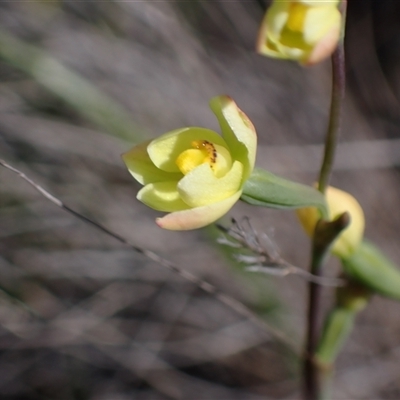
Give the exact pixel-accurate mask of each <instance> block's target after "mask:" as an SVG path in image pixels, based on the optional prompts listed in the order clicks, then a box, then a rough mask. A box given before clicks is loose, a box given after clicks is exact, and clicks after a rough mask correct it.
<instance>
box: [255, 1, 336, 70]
mask: <svg viewBox="0 0 400 400" xmlns="http://www.w3.org/2000/svg"><path fill="white" fill-rule="evenodd" d="M338 4H339V0H314V1H305V0H275V1H274V2H273V3H272V5H271V6H270V7H269V8H268V10H267V13H266V15H265V18H264V20H263V22H262V24H261V29H260V33H259V37H258V43H257V51H258V53H260V54H263V55H265V56H269V57H274V58H283V59H290V60H295V61H299V62H300V63H302V64H306V65H310V64H315V63H318V62H320V61H322V60H323V59H325V58H327V57H329V56H330V55H331V54H332V53H333V51H334V50H335V48H336V46H337V43H338V40H339V38H340V32H341V23H342V22H341V20H342V18H341V14H340V11H339V9H338Z"/></svg>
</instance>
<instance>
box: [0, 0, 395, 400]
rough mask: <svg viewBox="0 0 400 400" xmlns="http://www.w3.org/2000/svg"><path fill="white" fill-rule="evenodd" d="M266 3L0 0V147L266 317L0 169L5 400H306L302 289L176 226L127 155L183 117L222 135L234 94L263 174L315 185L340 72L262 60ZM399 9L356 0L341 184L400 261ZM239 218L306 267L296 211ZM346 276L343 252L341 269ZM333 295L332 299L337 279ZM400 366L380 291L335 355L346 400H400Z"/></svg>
mask: <svg viewBox="0 0 400 400" xmlns="http://www.w3.org/2000/svg"><path fill="white" fill-rule="evenodd" d="M267 3H268V2H264V1H262V0H260V1H256V0H248V1H245V0H242V1H232V2H227V1H224V0H214V1H205V0H204V1H202V0H193V1H190V2H188V1H172V0H171V1H151V0H148V1H142V2H137V1H112V0H108V1H102V2H92V1H83V2H77V1H73V0H71V1H68V0H59V1H50V0H49V1H44V0H43V1H34V0H32V1H23V2H22V1H14V2H0V26H1V28H0V113H1V116H0V158H3V159H4V160H5V161H7V162H9V163H10V164H12V165H14V166H15V167H17V168H19V169H21V170H22V171H23V172H25V173H26V174H27V175H28V176H30V177H31V178H33V179H34V180H35V181H36V182H37V183H39V184H41V185H43V186H44V187H45V188H46V189H47V190H49V191H50V192H51V193H53V194H54V195H56V196H57V197H59V198H60V199H62V200H63V201H64V202H65V203H66V204H67V205H68V206H70V207H71V208H73V209H75V210H77V211H78V212H80V213H82V214H84V215H85V216H87V217H89V218H92V219H94V220H96V221H98V222H100V223H102V224H104V225H105V226H107V227H109V228H110V229H112V230H113V231H115V232H116V233H118V234H120V235H122V236H123V237H125V238H127V239H128V240H129V241H130V242H132V243H134V244H135V245H136V246H139V247H142V248H146V249H149V250H152V251H155V252H157V253H158V254H160V255H162V256H163V257H165V258H166V259H168V260H170V261H171V262H173V263H174V264H175V265H177V266H179V267H180V268H181V269H183V270H187V271H190V272H192V273H194V274H196V275H197V276H199V277H201V278H203V279H205V280H207V281H208V282H210V283H212V284H213V285H215V286H216V287H217V288H218V289H219V290H220V292H221V293H225V294H227V295H229V296H231V297H233V298H235V299H237V300H238V301H240V302H242V303H244V304H245V305H246V306H247V307H249V308H250V309H251V310H253V311H254V312H255V313H256V314H258V316H259V318H260V320H263V321H264V322H265V323H266V325H265V328H260V325H259V324H257V323H255V322H254V321H252V320H249V319H248V318H246V317H245V316H243V315H242V314H241V313H238V312H237V310H235V309H234V308H232V307H229V306H226V305H224V304H222V303H221V302H220V301H219V300H218V298H216V297H215V296H211V295H209V294H207V293H204V292H203V291H202V290H200V289H199V288H198V287H196V285H194V284H192V283H190V282H188V281H186V280H184V279H182V278H181V277H180V276H178V275H177V274H174V273H172V272H170V271H168V270H167V269H166V268H165V267H163V266H162V265H160V264H159V263H155V262H153V261H151V260H149V259H147V258H146V257H144V256H143V255H140V254H137V253H135V252H134V251H133V250H131V249H129V248H128V247H126V246H124V245H122V244H121V243H119V242H117V241H115V240H114V239H113V238H111V237H109V236H107V235H105V234H104V233H102V232H99V231H98V230H95V229H94V228H93V227H91V226H90V225H87V224H85V223H83V222H82V221H80V220H79V219H76V218H74V217H73V216H71V215H69V214H67V213H66V212H65V211H63V210H61V209H59V208H57V207H56V206H55V205H53V204H52V203H50V202H49V201H48V200H46V199H45V198H43V197H42V196H41V195H40V194H39V193H38V192H36V191H35V190H34V189H33V188H32V187H31V186H29V185H28V184H27V183H26V182H24V181H23V180H21V179H19V178H18V177H17V176H16V175H14V174H12V173H11V172H10V171H8V170H6V169H4V168H0V398H1V399H9V400H25V399H26V400H33V399H55V400H58V399H60V400H64V399H66V400H67V399H68V400H69V399H78V400H80V399H82V400H84V399H91V400H125V399H138V400H139V399H140V400H142V399H151V400H158V399H160V400H161V399H163V400H164V399H199V400H200V399H204V400H205V399H215V400H219V399H220V400H222V399H223V400H228V399H229V400H233V399H241V400H242V399H246V400H247V399H249V400H250V399H251V400H256V399H298V398H299V385H300V381H299V379H300V378H299V376H300V375H299V362H298V358H297V357H296V355H295V354H299V352H300V351H301V348H302V343H303V337H304V315H305V309H306V284H307V282H306V281H305V280H304V279H300V278H299V277H296V276H288V277H286V278H277V277H269V276H264V275H260V274H255V273H249V272H244V271H243V265H240V263H238V262H237V261H235V259H234V258H233V257H232V255H231V254H230V253H231V250H230V249H227V248H226V247H224V246H221V245H219V244H218V243H217V242H216V238H217V237H218V235H219V234H220V233H219V232H218V230H217V229H216V228H207V229H202V230H198V231H194V232H167V231H162V230H161V229H159V228H158V227H157V226H156V225H155V223H154V219H155V217H156V216H158V215H159V214H158V213H157V212H155V211H152V210H150V209H148V208H146V207H145V206H144V205H142V204H141V203H139V202H138V201H137V200H136V198H135V196H136V193H137V191H138V189H139V185H138V184H137V183H136V182H135V181H134V180H133V179H132V178H131V177H130V175H129V173H128V172H127V171H126V169H125V167H124V165H123V164H122V162H121V158H120V154H121V153H122V152H124V151H127V150H128V149H129V148H130V147H131V146H132V145H133V144H134V143H138V142H140V141H142V140H143V139H145V138H150V137H154V136H157V135H160V134H162V133H165V132H167V131H169V130H172V129H175V128H179V127H183V126H191V125H192V126H203V127H207V128H211V129H216V130H218V125H217V122H216V119H215V117H214V116H213V115H212V113H211V111H210V110H209V108H208V101H209V99H210V98H212V97H213V96H215V95H218V94H228V95H230V96H231V97H233V98H234V99H235V101H236V102H237V103H238V105H239V107H241V108H242V109H243V110H244V111H245V112H246V114H247V115H248V116H249V117H250V119H251V120H252V121H253V123H254V125H255V126H256V128H257V131H258V135H259V142H260V146H259V153H258V161H257V165H258V166H260V167H263V168H266V169H269V170H271V172H274V173H277V174H280V175H282V176H285V177H287V178H290V179H295V180H297V181H300V182H303V183H312V182H313V181H315V179H316V177H317V173H318V166H319V163H320V161H321V157H322V143H323V138H324V133H325V128H326V123H327V112H328V106H329V90H330V65H329V62H325V63H323V64H321V65H318V66H314V67H312V68H309V69H304V68H302V67H300V66H298V65H296V64H294V63H290V62H282V61H277V60H272V59H267V58H264V57H261V56H259V55H257V54H255V51H254V47H255V41H256V36H257V31H258V27H259V24H260V22H261V20H262V17H263V14H264V10H265V8H266V6H267ZM399 18H400V3H399V2H396V1H392V0H380V1H377V0H364V1H362V2H361V1H352V0H350V1H349V10H348V27H347V36H346V40H347V43H346V46H347V49H346V50H347V59H348V64H347V76H348V92H347V98H346V107H345V116H344V123H343V133H342V137H341V144H340V146H339V148H338V152H337V163H336V166H335V172H334V174H333V178H332V184H333V185H335V186H338V187H341V188H343V189H344V190H346V191H349V192H350V193H352V194H353V195H354V196H355V197H357V199H358V200H359V201H360V203H361V205H362V207H363V208H364V211H365V214H366V220H367V228H366V237H367V238H369V239H371V240H373V241H374V242H375V243H376V244H378V245H379V246H380V248H381V249H382V250H383V251H384V252H385V253H386V254H387V255H388V256H389V257H390V258H391V259H392V260H393V261H394V262H395V263H396V264H397V265H400V246H399V233H398V232H399V227H400V212H399V205H400V202H399V199H400V185H399V183H400V178H399V173H398V166H399V165H400V138H399V136H400V135H399V127H400V113H399V110H400V107H399V98H400V25H399V23H398V21H399ZM230 216H231V217H235V218H236V219H237V220H239V221H241V220H242V219H243V218H244V217H248V218H250V222H251V225H252V227H253V228H254V229H255V230H257V231H258V232H265V233H268V235H270V237H272V238H273V240H274V241H275V242H276V245H277V247H279V250H280V253H281V255H282V257H284V258H285V259H286V260H288V261H289V262H291V263H292V264H294V265H296V266H298V267H301V268H305V269H306V268H308V267H307V265H308V262H309V242H308V239H307V238H306V237H305V235H304V233H303V232H302V231H301V229H300V227H299V226H298V224H297V221H296V218H295V216H294V214H293V213H292V212H281V211H276V210H267V209H258V208H252V207H250V206H249V205H246V204H237V205H236V206H235V207H234V208H233V209H232V211H231V212H230ZM223 224H224V225H225V226H229V225H230V219H229V217H226V218H225V220H223ZM337 268H338V266H337V265H336V263H335V260H331V261H330V263H329V268H328V272H327V273H328V274H330V275H332V276H333V275H335V273H336V272H337ZM325 294H326V295H325V297H324V304H325V308H327V309H328V308H329V304H330V302H331V300H332V297H333V290H332V289H327V290H325ZM276 331H278V332H282V333H283V334H285V335H286V336H289V337H290V338H291V339H292V341H293V342H294V343H295V345H294V346H292V347H290V346H288V345H287V344H285V343H283V342H282V341H281V340H279V339H277V337H276V334H274V332H276ZM399 363H400V311H399V304H398V303H396V302H394V301H390V300H387V299H383V298H380V297H377V296H375V297H374V298H373V299H372V300H371V304H370V305H369V307H368V308H367V309H366V310H365V311H363V312H362V313H361V314H360V315H359V316H358V318H357V321H356V328H355V330H354V332H353V333H352V335H351V337H350V340H349V341H348V343H347V344H346V347H345V349H344V351H343V353H342V354H341V355H340V356H339V359H338V364H337V371H336V376H335V381H334V389H333V398H334V399H343V400H344V399H399V398H400V372H399Z"/></svg>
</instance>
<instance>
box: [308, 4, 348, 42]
mask: <svg viewBox="0 0 400 400" xmlns="http://www.w3.org/2000/svg"><path fill="white" fill-rule="evenodd" d="M340 23H341V14H340V11H339V10H338V8H337V7H336V6H334V5H332V6H331V7H326V6H325V7H324V6H316V7H311V8H310V9H309V10H308V11H307V14H306V17H305V21H304V31H303V36H304V41H305V42H306V43H308V44H310V45H315V44H316V43H318V42H319V41H320V40H322V39H323V37H324V36H325V35H326V34H327V33H328V32H329V31H330V30H332V29H335V31H336V32H337V36H339V32H340ZM336 42H337V41H336Z"/></svg>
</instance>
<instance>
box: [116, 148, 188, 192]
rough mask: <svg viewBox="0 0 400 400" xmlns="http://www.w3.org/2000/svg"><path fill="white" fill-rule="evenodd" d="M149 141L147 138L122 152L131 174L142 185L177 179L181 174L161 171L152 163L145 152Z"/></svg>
mask: <svg viewBox="0 0 400 400" xmlns="http://www.w3.org/2000/svg"><path fill="white" fill-rule="evenodd" d="M150 142H151V140H148V141H147V142H144V143H141V144H139V145H137V146H135V147H133V148H132V149H130V150H129V151H127V152H126V153H124V154H122V159H123V160H124V163H125V165H126V166H127V168H128V170H129V172H130V173H131V174H132V176H133V177H134V178H135V179H136V180H137V181H138V182H139V183H141V184H142V185H147V184H148V183H150V182H161V181H173V180H176V181H177V180H179V179H180V178H181V177H182V174H180V173H175V174H174V173H169V172H165V171H162V170H160V169H159V168H157V167H156V166H155V165H154V164H153V162H152V161H151V160H150V157H149V155H148V153H147V146H148V145H149V143H150Z"/></svg>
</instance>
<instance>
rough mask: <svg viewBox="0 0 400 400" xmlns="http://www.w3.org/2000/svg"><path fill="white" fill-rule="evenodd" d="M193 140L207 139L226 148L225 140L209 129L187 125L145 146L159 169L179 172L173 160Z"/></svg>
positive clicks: (187, 147)
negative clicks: (187, 126)
mask: <svg viewBox="0 0 400 400" xmlns="http://www.w3.org/2000/svg"><path fill="white" fill-rule="evenodd" d="M195 140H207V141H209V142H211V143H215V144H219V145H221V146H224V147H226V148H228V145H227V144H226V142H225V140H224V139H223V138H222V137H221V136H220V135H218V133H217V132H214V131H212V130H210V129H205V128H198V127H189V128H181V129H176V130H174V131H171V132H168V133H166V134H165V135H161V136H160V137H158V138H156V139H154V140H153V141H152V142H151V143H150V145H149V146H148V148H147V151H148V153H149V157H150V159H151V160H152V161H153V163H154V164H155V165H156V166H157V167H158V168H160V169H162V170H164V171H168V172H179V168H178V166H177V165H176V162H175V160H176V159H177V158H178V156H179V155H180V154H181V153H182V152H183V151H185V150H187V149H189V148H191V147H192V142H193V141H195Z"/></svg>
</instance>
